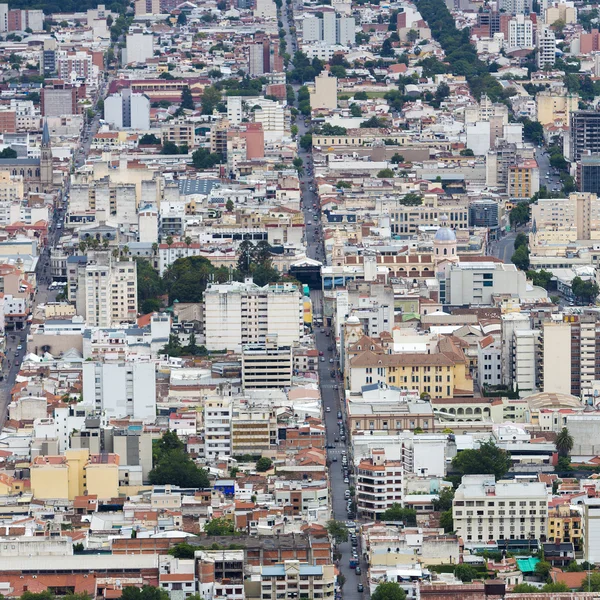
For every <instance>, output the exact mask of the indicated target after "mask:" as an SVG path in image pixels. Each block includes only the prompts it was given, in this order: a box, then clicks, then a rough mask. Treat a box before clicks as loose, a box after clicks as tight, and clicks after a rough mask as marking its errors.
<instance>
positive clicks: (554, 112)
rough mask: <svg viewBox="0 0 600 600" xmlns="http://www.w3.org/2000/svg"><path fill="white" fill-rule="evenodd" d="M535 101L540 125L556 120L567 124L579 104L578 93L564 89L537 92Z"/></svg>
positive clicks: (549, 123) (552, 122)
mask: <svg viewBox="0 0 600 600" xmlns="http://www.w3.org/2000/svg"><path fill="white" fill-rule="evenodd" d="M535 102H536V113H537V120H538V121H539V122H540V123H541V124H542V125H544V126H545V125H553V124H554V123H555V122H556V121H557V120H558V121H562V122H563V123H565V124H567V123H570V119H571V113H572V112H573V111H576V110H577V108H578V106H579V95H578V94H570V93H568V92H567V90H566V89H562V90H560V89H558V90H548V91H542V92H539V93H537V94H536V96H535Z"/></svg>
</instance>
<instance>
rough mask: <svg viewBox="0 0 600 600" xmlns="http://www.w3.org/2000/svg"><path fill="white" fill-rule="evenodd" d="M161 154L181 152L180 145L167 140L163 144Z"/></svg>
mask: <svg viewBox="0 0 600 600" xmlns="http://www.w3.org/2000/svg"><path fill="white" fill-rule="evenodd" d="M160 153H161V154H169V155H171V154H179V146H178V145H177V144H175V143H174V142H165V143H164V144H163V147H162V150H161V151H160Z"/></svg>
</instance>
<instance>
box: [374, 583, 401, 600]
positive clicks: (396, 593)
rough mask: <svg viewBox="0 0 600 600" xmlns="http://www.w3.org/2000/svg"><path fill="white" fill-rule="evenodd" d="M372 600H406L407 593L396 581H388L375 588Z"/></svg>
mask: <svg viewBox="0 0 600 600" xmlns="http://www.w3.org/2000/svg"><path fill="white" fill-rule="evenodd" d="M371 600H406V592H405V591H404V590H403V589H402V588H401V587H400V586H399V585H398V584H397V583H396V582H395V581H387V582H385V583H380V584H379V585H378V586H377V587H376V588H375V591H374V592H373V594H372V595H371Z"/></svg>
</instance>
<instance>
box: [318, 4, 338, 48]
mask: <svg viewBox="0 0 600 600" xmlns="http://www.w3.org/2000/svg"><path fill="white" fill-rule="evenodd" d="M336 20H337V19H336V14H335V13H334V12H326V13H323V19H322V21H323V38H322V41H323V42H324V43H325V44H330V45H333V44H335V43H336V41H337V35H336V29H337V27H336Z"/></svg>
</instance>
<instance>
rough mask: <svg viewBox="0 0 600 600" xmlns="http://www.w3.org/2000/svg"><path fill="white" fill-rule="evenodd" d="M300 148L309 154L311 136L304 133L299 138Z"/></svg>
mask: <svg viewBox="0 0 600 600" xmlns="http://www.w3.org/2000/svg"><path fill="white" fill-rule="evenodd" d="M300 148H302V149H303V150H305V151H306V152H310V151H311V150H312V134H311V133H305V134H304V135H303V136H301V137H300Z"/></svg>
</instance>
